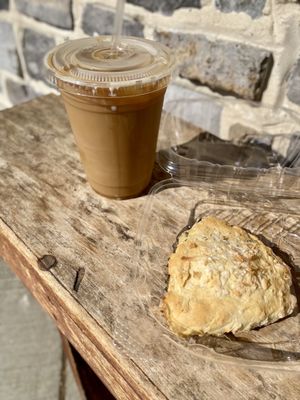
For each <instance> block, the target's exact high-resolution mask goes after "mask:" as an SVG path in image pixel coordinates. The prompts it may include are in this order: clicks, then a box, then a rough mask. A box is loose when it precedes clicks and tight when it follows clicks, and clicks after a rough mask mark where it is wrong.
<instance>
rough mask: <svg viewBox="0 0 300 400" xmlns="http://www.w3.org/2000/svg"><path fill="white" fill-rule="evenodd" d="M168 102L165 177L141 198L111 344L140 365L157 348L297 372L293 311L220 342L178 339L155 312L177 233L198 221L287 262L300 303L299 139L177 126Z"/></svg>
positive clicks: (299, 329) (298, 322)
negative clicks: (207, 219) (130, 268)
mask: <svg viewBox="0 0 300 400" xmlns="http://www.w3.org/2000/svg"><path fill="white" fill-rule="evenodd" d="M182 101H184V100H182ZM182 101H181V105H180V107H182ZM193 101H194V100H193ZM177 104H178V102H174V103H173V105H171V106H170V104H169V109H168V111H169V112H168V113H166V114H165V116H164V119H163V126H162V130H164V133H165V134H166V136H165V138H166V139H165V140H163V141H162V142H161V150H160V152H159V155H158V161H159V163H160V166H161V167H162V168H163V169H164V170H165V171H166V172H168V173H169V174H170V178H169V179H167V180H163V181H161V182H159V183H157V184H156V185H155V186H154V187H153V188H152V190H151V192H150V194H149V196H148V198H147V200H146V204H145V208H144V210H143V215H142V218H141V221H140V224H139V227H138V233H137V239H136V246H137V252H138V254H137V258H138V265H139V267H138V269H137V270H136V275H135V278H134V279H133V281H132V288H131V289H132V290H131V291H130V292H131V296H129V297H128V299H130V300H128V301H131V302H132V308H131V311H130V313H128V315H123V318H125V319H126V324H123V325H122V323H121V322H120V320H119V323H117V324H116V333H117V339H118V342H119V343H121V344H122V345H123V347H124V348H126V349H127V351H128V353H129V355H130V354H131V352H132V351H134V355H135V357H138V356H141V354H143V356H144V357H145V358H148V360H149V359H150V358H151V357H160V356H161V357H163V351H162V350H161V351H160V348H164V347H165V346H167V345H168V346H171V347H172V346H175V347H176V349H177V350H176V351H182V352H183V353H182V354H183V356H184V357H186V355H187V353H188V357H191V359H195V357H196V359H197V357H201V358H206V359H210V360H214V361H218V362H228V363H234V364H236V363H238V364H241V365H247V366H256V367H257V366H258V367H264V368H272V369H286V370H294V371H300V340H299V339H300V314H299V310H298V309H297V310H296V311H295V312H294V313H293V314H292V315H291V316H289V317H287V318H284V319H282V320H280V321H278V322H276V323H274V324H271V325H269V326H265V327H262V328H260V329H254V330H251V331H250V332H244V333H239V334H236V335H233V334H227V335H223V336H221V337H215V336H208V335H206V336H203V337H191V338H180V337H178V336H177V335H175V334H174V333H173V332H172V331H171V330H170V329H169V327H168V325H167V322H166V320H165V318H164V316H163V315H162V312H161V301H162V298H163V296H164V294H165V292H166V289H167V283H168V272H167V264H168V258H169V256H170V254H171V253H172V252H173V251H174V250H175V247H176V243H177V239H178V236H179V235H180V234H181V233H182V232H183V231H184V230H186V229H188V228H189V227H190V226H191V225H193V223H195V222H196V221H197V220H199V219H200V218H202V217H204V216H207V215H215V216H218V217H220V218H222V219H224V220H226V221H228V222H229V223H230V224H233V225H239V226H241V227H243V228H246V229H248V230H249V231H250V232H251V233H253V234H255V235H258V236H259V237H260V238H261V240H262V241H263V242H264V243H266V244H267V245H268V246H271V247H272V249H273V251H274V252H275V253H276V254H277V255H279V256H280V257H281V258H282V259H283V260H284V261H285V262H286V263H287V264H288V265H289V266H290V268H291V271H292V275H293V284H294V288H295V292H296V296H297V299H298V304H300V286H299V285H300V251H299V249H300V168H299V154H300V145H299V143H300V137H299V136H298V135H275V136H270V135H264V134H262V135H255V136H249V135H247V136H244V137H241V138H239V139H238V140H236V141H234V142H229V141H228V142H226V141H221V140H220V139H218V138H215V137H213V136H212V135H209V134H207V133H203V132H199V127H197V126H195V124H190V122H188V123H187V121H184V120H183V117H184V113H181V114H180V115H181V118H178V113H176V112H175V113H172V111H174V107H175V108H176V106H177ZM185 104H186V105H187V106H188V104H189V101H186V102H185ZM137 327H139V329H137ZM133 349H134V350H133ZM142 349H143V350H142ZM145 349H151V350H149V352H147V351H146V350H145ZM153 349H155V350H153Z"/></svg>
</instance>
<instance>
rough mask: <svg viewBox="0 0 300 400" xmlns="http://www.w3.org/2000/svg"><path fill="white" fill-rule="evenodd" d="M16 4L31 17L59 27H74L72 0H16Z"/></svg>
mask: <svg viewBox="0 0 300 400" xmlns="http://www.w3.org/2000/svg"><path fill="white" fill-rule="evenodd" d="M15 4H16V7H17V9H18V10H19V11H20V12H21V13H23V14H26V15H28V16H29V17H32V18H35V19H37V20H39V21H43V22H47V23H48V24H51V25H54V26H57V27H58V28H63V29H72V28H73V15H72V0H59V1H56V0H15Z"/></svg>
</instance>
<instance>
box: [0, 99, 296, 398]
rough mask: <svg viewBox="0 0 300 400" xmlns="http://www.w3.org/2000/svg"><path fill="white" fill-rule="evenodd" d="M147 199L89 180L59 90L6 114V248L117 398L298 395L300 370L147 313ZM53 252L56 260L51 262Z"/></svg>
mask: <svg viewBox="0 0 300 400" xmlns="http://www.w3.org/2000/svg"><path fill="white" fill-rule="evenodd" d="M145 200H146V196H144V197H140V198H138V199H132V200H126V201H122V202H120V201H115V200H108V199H105V198H103V197H101V196H98V195H97V194H96V193H94V192H93V191H92V189H90V187H89V186H88V185H87V183H86V179H85V176H84V173H83V171H82V168H81V165H80V162H79V156H78V153H77V151H76V147H75V144H74V141H73V136H72V133H71V131H70V127H69V124H68V121H67V118H66V114H65V111H64V108H63V106H62V103H61V100H60V98H58V97H56V96H53V95H50V96H46V97H43V98H40V99H36V100H33V101H32V102H30V103H26V104H24V105H21V106H18V107H15V108H12V109H9V110H6V111H3V112H2V113H1V114H0V255H2V256H3V257H4V258H5V260H6V261H7V262H8V263H9V265H10V266H11V267H12V269H13V270H14V271H15V272H16V274H17V275H18V276H19V277H20V278H21V279H22V280H23V282H24V283H25V284H26V285H27V286H28V287H29V288H30V290H31V292H32V293H33V294H34V296H35V297H36V298H37V299H38V301H39V302H40V303H41V304H42V306H43V307H44V308H45V309H46V310H47V311H48V313H49V314H50V315H51V316H52V317H53V318H54V319H55V321H56V323H57V325H58V327H59V328H60V330H61V331H62V333H63V334H65V335H66V337H67V338H68V339H69V340H70V342H71V343H72V344H73V345H74V347H75V348H76V349H77V350H78V351H79V352H80V353H81V355H82V356H83V357H84V359H85V360H86V361H87V362H88V363H89V364H90V365H91V367H92V368H93V369H94V371H95V372H96V373H97V375H98V376H99V377H100V378H101V380H102V381H103V382H104V383H105V384H106V386H107V387H108V388H109V389H110V391H111V392H112V393H113V394H114V396H115V397H116V398H118V399H128V400H129V399H130V400H134V399H143V400H144V399H145V400H147V399H170V400H177V399H178V400H190V399H197V400H198V399H210V400H211V399H213V400H214V399H219V398H220V397H223V398H226V399H229V400H240V399H251V400H254V399H261V393H262V392H263V393H264V399H287V398H297V397H299V395H300V380H299V379H298V378H299V374H298V373H290V372H278V371H272V370H262V369H249V368H246V367H240V366H234V365H230V367H228V365H226V364H222V363H215V362H213V361H208V360H203V359H201V358H199V357H195V356H193V355H191V353H189V352H186V351H184V350H183V349H182V348H181V347H180V346H178V345H177V344H176V343H175V342H173V341H170V340H169V339H168V338H167V337H166V335H158V334H157V331H156V330H155V324H154V322H153V320H152V319H151V318H150V317H149V316H148V314H147V312H145V314H141V313H140V305H139V303H138V302H137V303H134V301H133V300H134V296H131V293H132V292H133V291H134V287H133V285H132V282H134V278H135V276H136V274H137V271H138V270H139V269H140V268H143V265H142V263H140V259H139V258H137V251H136V247H135V242H134V239H135V235H136V231H137V225H138V223H139V221H140V218H141V215H142V208H143V206H144V204H145ZM178 201H181V200H180V199H179V200H178ZM167 227H168V221H167V220H166V228H167ZM46 255H50V256H53V257H55V259H56V261H57V262H56V264H55V266H53V267H52V268H50V269H49V270H46V271H45V270H43V269H41V268H40V266H39V262H38V260H40V259H42V258H43V257H44V256H46ZM158 267H160V266H158ZM78 280H80V282H79V283H78ZM74 289H76V290H74ZM135 313H136V315H137V316H138V318H136V320H134V318H133V322H135V323H132V321H131V323H130V324H128V325H127V317H128V316H130V315H131V316H132V315H135ZM123 328H124V330H123Z"/></svg>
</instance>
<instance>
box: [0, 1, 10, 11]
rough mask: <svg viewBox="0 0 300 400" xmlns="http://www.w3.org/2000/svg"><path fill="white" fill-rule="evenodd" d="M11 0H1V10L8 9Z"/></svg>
mask: <svg viewBox="0 0 300 400" xmlns="http://www.w3.org/2000/svg"><path fill="white" fill-rule="evenodd" d="M8 8H9V0H0V10H8Z"/></svg>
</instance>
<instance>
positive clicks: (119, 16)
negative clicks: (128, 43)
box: [112, 0, 125, 50]
mask: <svg viewBox="0 0 300 400" xmlns="http://www.w3.org/2000/svg"><path fill="white" fill-rule="evenodd" d="M124 6H125V0H117V8H116V15H115V23H114V31H113V37H112V49H113V50H118V48H119V45H120V37H121V34H122V28H123V14H124Z"/></svg>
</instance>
